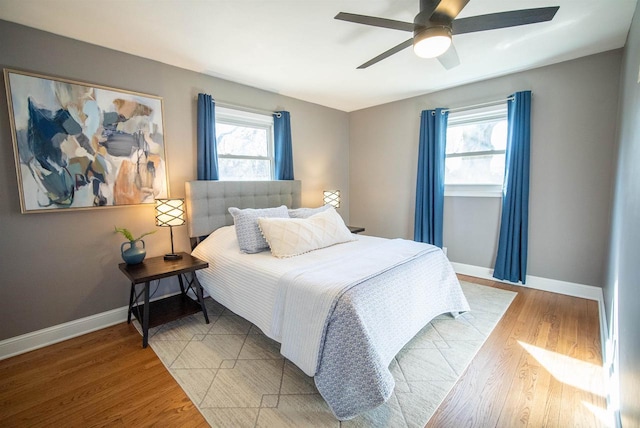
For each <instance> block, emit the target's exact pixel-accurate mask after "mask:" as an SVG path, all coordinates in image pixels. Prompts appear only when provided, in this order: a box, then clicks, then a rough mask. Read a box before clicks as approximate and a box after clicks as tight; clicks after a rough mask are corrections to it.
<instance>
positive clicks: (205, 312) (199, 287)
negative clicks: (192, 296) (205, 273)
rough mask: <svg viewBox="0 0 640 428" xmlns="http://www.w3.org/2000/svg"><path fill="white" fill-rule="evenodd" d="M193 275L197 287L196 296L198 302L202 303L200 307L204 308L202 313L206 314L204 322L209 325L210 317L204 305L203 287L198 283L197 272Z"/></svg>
mask: <svg viewBox="0 0 640 428" xmlns="http://www.w3.org/2000/svg"><path fill="white" fill-rule="evenodd" d="M192 274H193V282H194V284H195V285H196V295H197V296H198V301H199V302H200V307H201V308H202V313H203V314H204V320H205V321H206V322H207V324H209V315H207V307H206V306H205V305H204V297H203V296H202V287H201V286H200V282H198V276H197V275H196V273H195V272H192Z"/></svg>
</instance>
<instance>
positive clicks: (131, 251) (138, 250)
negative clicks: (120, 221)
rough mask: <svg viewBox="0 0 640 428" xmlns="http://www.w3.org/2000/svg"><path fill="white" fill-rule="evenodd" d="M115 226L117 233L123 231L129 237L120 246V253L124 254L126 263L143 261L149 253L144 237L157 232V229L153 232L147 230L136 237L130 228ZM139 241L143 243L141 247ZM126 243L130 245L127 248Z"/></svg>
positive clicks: (123, 258)
mask: <svg viewBox="0 0 640 428" xmlns="http://www.w3.org/2000/svg"><path fill="white" fill-rule="evenodd" d="M113 228H114V229H115V231H116V233H122V235H124V237H125V238H127V239H128V241H127V242H123V243H122V245H121V246H120V253H121V254H122V260H124V261H125V263H126V264H128V265H135V264H138V263H141V262H142V261H143V260H144V258H145V256H146V255H147V250H146V248H145V244H144V241H143V240H142V238H144V237H145V236H147V235H151V234H152V233H156V231H155V230H154V231H151V232H146V233H143V234H142V235H140V236H138V237H137V238H134V237H133V234H132V233H131V232H130V231H129V229H126V228H124V227H115V226H114V227H113ZM138 242H140V243H142V246H141V247H140V246H139V245H138ZM126 245H128V247H127V248H126V249H125V246H126Z"/></svg>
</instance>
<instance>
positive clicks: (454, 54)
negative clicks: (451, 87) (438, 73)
mask: <svg viewBox="0 0 640 428" xmlns="http://www.w3.org/2000/svg"><path fill="white" fill-rule="evenodd" d="M438 61H440V64H442V66H443V67H444V68H446V69H447V70H451V69H452V68H454V67H457V66H459V65H460V58H458V51H456V48H455V46H453V43H452V44H451V46H449V49H447V51H446V52H445V53H443V54H442V55H440V56H439V57H438Z"/></svg>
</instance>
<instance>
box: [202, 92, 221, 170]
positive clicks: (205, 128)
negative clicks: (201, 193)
mask: <svg viewBox="0 0 640 428" xmlns="http://www.w3.org/2000/svg"><path fill="white" fill-rule="evenodd" d="M197 156H198V159H197V162H198V180H217V179H218V146H217V143H216V103H215V101H214V99H213V98H212V97H211V95H207V94H198V155H197Z"/></svg>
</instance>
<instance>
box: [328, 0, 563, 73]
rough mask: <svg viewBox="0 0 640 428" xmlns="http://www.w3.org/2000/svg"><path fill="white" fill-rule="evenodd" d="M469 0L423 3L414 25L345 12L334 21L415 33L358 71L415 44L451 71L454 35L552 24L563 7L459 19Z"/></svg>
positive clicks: (455, 59)
mask: <svg viewBox="0 0 640 428" xmlns="http://www.w3.org/2000/svg"><path fill="white" fill-rule="evenodd" d="M469 1H470V0H420V12H419V13H418V14H417V15H416V17H415V18H414V19H413V24H412V23H409V22H403V21H396V20H393V19H386V18H378V17H375V16H366V15H356V14H353V13H346V12H340V13H338V14H337V15H336V16H335V19H339V20H342V21H349V22H355V23H357V24H364V25H372V26H374V27H382V28H390V29H392V30H400V31H409V32H413V37H412V38H411V39H409V40H406V41H404V42H402V43H400V44H399V45H397V46H394V47H392V48H391V49H389V50H388V51H386V52H383V53H381V54H380V55H378V56H377V57H375V58H373V59H371V60H369V61H367V62H365V63H364V64H362V65H361V66H359V67H358V68H359V69H362V68H367V67H369V66H371V65H373V64H375V63H377V62H379V61H382V60H383V59H385V58H387V57H390V56H391V55H393V54H395V53H398V52H400V51H401V50H403V49H405V48H408V47H409V46H411V45H413V50H414V52H415V54H416V55H418V56H419V57H422V58H436V57H437V58H438V61H440V63H441V64H442V66H443V67H444V68H446V69H447V70H449V69H451V68H453V67H455V66H457V65H458V64H460V59H459V58H458V54H457V52H456V50H455V48H454V47H453V44H452V43H451V36H454V35H459V34H466V33H474V32H477V31H487V30H495V29H498V28H507V27H516V26H519V25H526V24H535V23H537V22H547V21H551V20H552V19H553V17H554V16H555V14H556V12H557V11H558V9H559V8H560V7H559V6H553V7H541V8H535V9H521V10H512V11H509V12H499V13H491V14H488V15H479V16H471V17H468V18H460V19H456V17H457V16H458V14H459V13H460V11H462V9H463V8H464V7H465V6H466V5H467V3H469Z"/></svg>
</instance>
